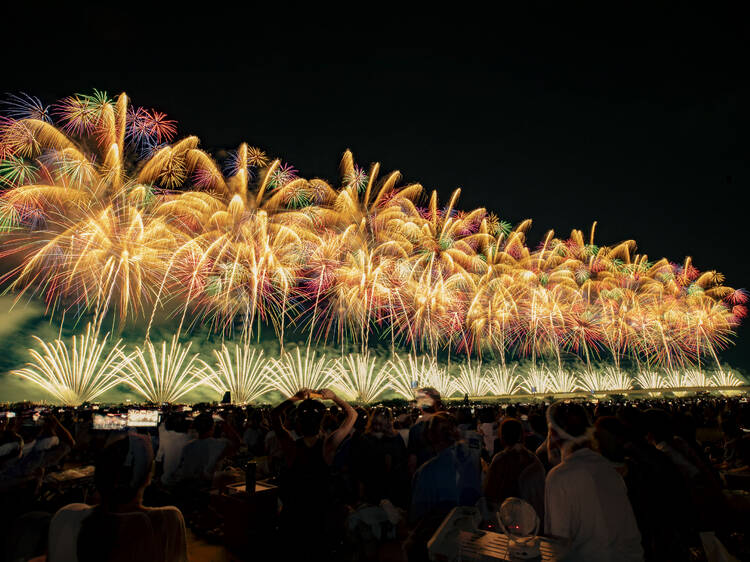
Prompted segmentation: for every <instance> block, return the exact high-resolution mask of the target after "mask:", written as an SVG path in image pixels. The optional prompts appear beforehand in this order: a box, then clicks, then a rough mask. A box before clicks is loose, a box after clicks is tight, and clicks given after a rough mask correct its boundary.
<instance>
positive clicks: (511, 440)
mask: <svg viewBox="0 0 750 562" xmlns="http://www.w3.org/2000/svg"><path fill="white" fill-rule="evenodd" d="M522 435H523V425H521V422H520V421H518V420H517V419H516V418H506V419H504V420H503V423H501V424H500V440H501V441H502V442H503V445H505V446H506V447H512V446H513V445H515V444H516V443H520V442H521V436H522Z"/></svg>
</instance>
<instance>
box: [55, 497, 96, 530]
mask: <svg viewBox="0 0 750 562" xmlns="http://www.w3.org/2000/svg"><path fill="white" fill-rule="evenodd" d="M93 511H94V507H93V506H90V505H87V504H85V503H71V504H68V505H66V506H63V507H61V508H60V509H58V510H57V512H56V513H55V515H54V516H53V517H52V521H51V522H50V532H54V530H55V529H60V530H62V529H66V530H67V529H70V528H71V527H78V526H79V525H80V523H81V521H83V520H84V519H85V518H86V517H88V516H89V515H90V514H91V512H93Z"/></svg>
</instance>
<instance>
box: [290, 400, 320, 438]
mask: <svg viewBox="0 0 750 562" xmlns="http://www.w3.org/2000/svg"><path fill="white" fill-rule="evenodd" d="M295 413H296V427H297V429H298V430H299V432H300V434H301V435H302V436H303V437H314V436H315V435H318V434H319V433H320V426H321V423H322V422H323V416H324V415H325V413H326V407H325V406H324V405H323V403H322V402H319V401H318V400H313V399H312V398H307V399H305V400H303V401H302V402H300V403H299V406H297V409H296V411H295Z"/></svg>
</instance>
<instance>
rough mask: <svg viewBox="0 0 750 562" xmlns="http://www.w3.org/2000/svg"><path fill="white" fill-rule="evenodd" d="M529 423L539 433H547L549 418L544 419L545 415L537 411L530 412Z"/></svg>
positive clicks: (542, 434) (543, 434)
mask: <svg viewBox="0 0 750 562" xmlns="http://www.w3.org/2000/svg"><path fill="white" fill-rule="evenodd" d="M529 425H530V426H531V430H532V431H533V432H534V433H536V434H537V435H541V436H545V435H547V420H545V419H544V416H543V415H541V414H538V413H536V412H533V413H531V414H529Z"/></svg>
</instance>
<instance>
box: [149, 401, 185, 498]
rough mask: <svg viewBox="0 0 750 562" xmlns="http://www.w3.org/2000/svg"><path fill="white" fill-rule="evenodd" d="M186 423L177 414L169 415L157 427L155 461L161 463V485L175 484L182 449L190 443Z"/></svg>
mask: <svg viewBox="0 0 750 562" xmlns="http://www.w3.org/2000/svg"><path fill="white" fill-rule="evenodd" d="M187 425H188V422H187V420H186V419H184V418H183V417H182V416H180V415H179V414H170V415H169V417H167V419H166V420H165V421H164V423H162V424H161V425H160V426H159V450H158V452H157V453H156V460H157V461H158V462H161V463H162V475H161V481H162V484H165V485H170V484H174V483H175V475H176V472H177V468H178V467H179V466H180V460H181V459H182V449H183V448H184V447H185V445H187V444H188V443H189V442H190V436H189V435H188V433H187V430H188V427H187Z"/></svg>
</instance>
